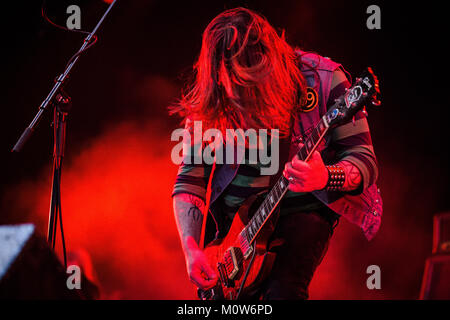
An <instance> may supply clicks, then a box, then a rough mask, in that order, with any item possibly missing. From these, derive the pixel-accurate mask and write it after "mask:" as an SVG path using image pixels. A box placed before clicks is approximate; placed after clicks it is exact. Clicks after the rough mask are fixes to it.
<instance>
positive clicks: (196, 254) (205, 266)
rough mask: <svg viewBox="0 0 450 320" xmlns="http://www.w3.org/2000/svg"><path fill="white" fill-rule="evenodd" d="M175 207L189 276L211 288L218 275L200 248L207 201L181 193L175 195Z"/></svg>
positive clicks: (195, 282)
mask: <svg viewBox="0 0 450 320" xmlns="http://www.w3.org/2000/svg"><path fill="white" fill-rule="evenodd" d="M173 207H174V214H175V221H176V223H177V228H178V233H179V236H180V240H181V245H182V247H183V252H184V256H185V259H186V267H187V271H188V274H189V278H190V279H191V281H192V282H193V283H194V284H195V285H197V286H198V287H200V288H203V289H207V288H211V287H213V286H214V285H215V283H216V281H217V276H216V274H215V272H214V270H213V269H212V268H211V266H210V265H209V263H208V261H207V259H206V256H205V255H204V253H203V251H202V250H201V249H200V248H199V242H200V236H201V231H202V224H203V213H202V212H203V210H204V209H205V203H204V202H203V200H202V199H201V198H199V197H197V196H194V195H191V194H187V193H181V194H177V195H175V196H174V197H173Z"/></svg>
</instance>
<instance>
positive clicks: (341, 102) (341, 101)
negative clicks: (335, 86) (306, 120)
mask: <svg viewBox="0 0 450 320" xmlns="http://www.w3.org/2000/svg"><path fill="white" fill-rule="evenodd" d="M379 94H380V88H379V84H378V79H377V77H376V76H375V74H374V73H373V71H372V68H370V67H369V68H367V69H366V70H365V71H364V73H363V74H362V75H361V77H359V78H356V81H355V83H354V84H353V85H352V87H351V88H348V90H347V91H346V92H345V94H344V95H342V96H341V97H339V98H338V99H336V103H335V104H334V105H333V107H331V108H330V110H329V111H328V112H327V114H326V115H325V117H326V120H327V122H328V124H329V126H330V127H334V126H337V125H339V124H342V123H344V122H346V121H348V120H350V119H352V118H353V117H354V115H355V114H356V113H357V112H358V111H359V110H361V109H364V110H363V112H364V113H366V112H365V106H366V105H367V104H369V103H371V104H372V105H374V106H379V105H380V104H381V102H380V101H379V100H378V96H379Z"/></svg>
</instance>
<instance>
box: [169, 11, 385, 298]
mask: <svg viewBox="0 0 450 320" xmlns="http://www.w3.org/2000/svg"><path fill="white" fill-rule="evenodd" d="M348 87H350V82H349V80H348V78H347V75H346V73H345V71H344V69H343V67H342V66H341V65H340V64H337V63H335V62H333V61H331V60H330V59H328V58H324V57H321V56H319V55H317V54H313V53H306V52H303V51H301V50H298V49H293V48H292V47H291V46H290V45H288V44H287V42H286V41H285V39H284V36H279V35H278V34H277V33H276V31H275V30H274V28H273V27H272V26H271V25H270V24H269V23H268V22H267V20H266V19H265V18H263V17H261V16H260V15H258V14H256V13H255V12H253V11H251V10H248V9H244V8H236V9H231V10H227V11H225V12H223V13H221V14H219V15H218V16H217V17H216V18H214V19H213V20H212V21H211V22H210V23H209V25H208V26H207V28H206V30H205V31H204V33H203V41H202V48H201V52H200V56H199V59H198V61H197V63H196V64H195V79H194V81H193V83H192V85H190V86H189V87H188V88H187V90H186V92H185V93H184V95H183V96H182V99H181V100H180V102H179V103H178V104H177V105H176V106H174V107H173V109H172V111H173V112H174V113H179V114H181V115H182V116H183V117H184V119H185V124H186V128H187V130H192V126H191V123H192V122H193V121H202V125H203V128H217V129H220V130H222V132H225V129H226V128H242V129H243V130H246V129H248V128H253V129H256V130H257V129H260V128H266V129H271V128H277V129H279V132H280V136H281V137H284V138H288V139H289V141H290V142H291V143H290V146H289V152H288V154H289V155H290V158H289V159H290V161H288V162H287V163H286V164H285V165H284V163H281V164H280V173H279V174H283V175H284V176H285V177H286V178H287V179H289V181H290V185H289V191H288V193H287V194H286V196H285V197H284V198H283V199H282V200H281V203H280V215H279V219H278V222H277V225H276V229H275V231H274V234H273V235H272V238H271V239H272V241H271V242H270V243H269V247H270V250H272V251H274V252H276V258H275V262H274V265H273V268H272V270H271V272H270V274H269V275H268V277H267V278H266V279H265V281H264V282H263V283H262V284H261V286H260V288H259V290H258V291H257V292H256V293H255V294H254V295H253V296H252V297H248V298H256V299H307V298H308V286H309V283H310V281H311V279H312V277H313V274H314V271H315V270H316V268H317V266H318V265H319V264H320V262H321V261H322V259H323V257H324V255H325V253H326V251H327V247H328V243H329V241H330V237H331V236H332V234H333V230H334V228H335V227H336V225H337V223H338V221H339V218H340V217H341V216H344V217H345V218H347V219H348V220H349V221H351V222H353V223H355V224H357V225H358V226H360V227H361V228H362V230H363V232H364V234H365V235H366V237H367V238H368V239H369V240H370V239H371V238H372V237H373V236H374V235H375V233H376V232H377V230H378V228H379V225H380V221H381V213H382V206H381V198H380V195H379V189H377V187H376V185H375V181H376V179H377V175H378V166H377V161H376V157H375V154H374V151H373V147H372V142H371V137H370V133H369V127H368V123H367V121H366V118H365V116H364V114H363V113H362V112H358V113H357V115H356V116H355V118H354V119H353V123H352V121H350V122H349V123H345V124H343V125H341V126H339V127H337V128H335V129H333V131H332V132H330V133H329V134H328V136H327V138H326V139H325V140H323V141H322V143H321V144H319V146H318V148H317V149H316V151H315V152H314V153H313V154H312V156H311V157H310V159H309V160H308V161H307V162H304V161H301V160H300V159H299V158H298V156H297V155H295V154H296V151H297V150H298V148H299V140H300V141H301V138H305V137H307V136H308V134H309V133H310V131H311V130H312V128H313V127H314V125H315V124H316V123H317V122H318V121H319V120H320V118H321V116H322V115H323V114H324V113H325V112H326V111H327V108H329V107H330V106H331V105H332V104H333V103H334V100H335V99H336V98H338V97H340V96H341V95H342V94H344V93H345V89H346V88H348ZM292 155H295V156H294V157H292ZM283 165H284V166H283ZM270 181H271V179H270V177H269V176H263V175H261V174H260V170H259V168H258V165H256V166H255V165H250V164H245V163H243V164H240V165H228V164H224V165H217V166H216V165H207V164H186V163H182V164H181V165H180V168H179V171H178V176H177V179H176V182H175V185H174V190H173V202H174V213H175V219H176V223H177V227H178V230H179V235H180V238H181V243H182V247H183V250H184V254H185V259H186V264H187V271H188V275H189V277H190V280H191V281H192V282H193V283H194V284H195V285H196V286H197V287H199V288H202V289H208V288H211V287H213V286H214V285H215V284H216V282H217V280H218V275H217V272H216V271H215V270H214V269H213V268H212V267H211V266H210V265H209V263H208V262H207V259H206V257H205V255H204V253H203V251H202V249H201V248H202V246H201V243H202V242H204V243H205V244H206V243H208V242H210V241H211V240H213V239H214V238H221V237H224V236H225V235H226V233H227V230H228V229H227V228H229V226H230V223H231V221H232V219H233V214H234V213H235V212H236V211H237V209H238V208H239V207H240V205H241V204H242V203H243V202H244V200H245V199H246V198H248V197H249V196H250V195H252V194H257V193H260V192H261V191H264V190H269V188H270ZM206 205H208V210H206V208H205V207H206ZM206 212H208V213H206ZM206 217H208V219H206ZM202 228H205V229H206V230H205V229H204V230H203V232H202ZM203 235H204V236H203Z"/></svg>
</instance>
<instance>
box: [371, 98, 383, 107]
mask: <svg viewBox="0 0 450 320" xmlns="http://www.w3.org/2000/svg"><path fill="white" fill-rule="evenodd" d="M372 105H374V106H375V107H379V106H380V105H381V101H380V100H378V99H376V98H374V99H373V100H372Z"/></svg>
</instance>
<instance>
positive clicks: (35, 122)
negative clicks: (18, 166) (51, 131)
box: [12, 0, 117, 152]
mask: <svg viewBox="0 0 450 320" xmlns="http://www.w3.org/2000/svg"><path fill="white" fill-rule="evenodd" d="M116 1H117V0H114V1H113V2H112V3H111V4H110V5H109V7H108V9H107V10H106V11H105V13H104V14H103V16H102V17H101V19H100V21H99V22H98V23H97V25H96V26H95V28H94V29H93V30H92V32H91V33H90V34H88V35H87V37H86V38H85V39H84V42H83V45H82V46H81V48H80V49H79V50H78V52H77V54H76V55H75V56H74V57H75V58H74V59H73V60H72V61H71V62H70V63H69V64H68V65H67V67H66V69H65V70H64V72H63V73H62V74H61V75H60V76H59V77H58V79H56V83H55V85H54V86H53V88H52V90H50V93H49V94H48V96H47V98H45V100H44V101H43V102H42V103H41V105H40V106H39V111H38V112H37V114H36V116H35V117H34V119H33V121H31V123H30V125H29V126H28V127H27V128H26V129H25V130H24V132H23V133H22V135H21V136H20V138H19V140H17V142H16V144H15V145H14V147H13V149H12V152H19V151H20V150H22V148H23V146H24V144H25V143H26V142H27V140H28V139H29V138H30V137H31V135H32V133H33V131H34V129H35V128H36V126H37V125H38V123H39V121H40V120H41V118H42V115H43V113H44V111H45V110H46V109H47V108H48V105H49V104H51V102H52V100H53V98H54V97H55V95H56V93H58V91H59V89H60V88H61V87H62V85H63V84H64V82H65V81H66V79H67V77H68V75H69V73H70V71H71V70H72V68H73V66H74V65H75V63H77V61H78V58H79V57H80V53H81V52H83V51H84V50H85V49H86V47H87V46H88V45H89V42H90V41H91V39H92V38H93V37H94V35H95V33H96V32H97V30H98V28H99V27H100V25H101V24H102V22H103V20H104V19H105V17H106V16H107V15H108V13H109V11H110V10H111V8H112V7H113V6H114V4H115V3H116Z"/></svg>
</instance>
